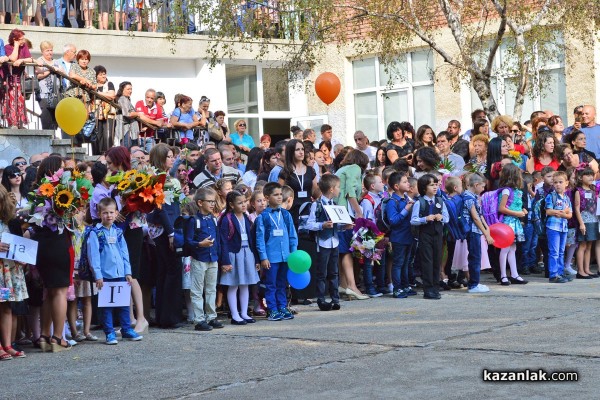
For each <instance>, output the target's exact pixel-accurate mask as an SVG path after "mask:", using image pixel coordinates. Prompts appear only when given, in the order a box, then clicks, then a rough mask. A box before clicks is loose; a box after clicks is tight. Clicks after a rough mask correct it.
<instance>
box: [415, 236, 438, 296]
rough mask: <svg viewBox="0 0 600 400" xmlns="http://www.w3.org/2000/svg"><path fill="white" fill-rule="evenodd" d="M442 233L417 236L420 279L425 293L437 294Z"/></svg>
mask: <svg viewBox="0 0 600 400" xmlns="http://www.w3.org/2000/svg"><path fill="white" fill-rule="evenodd" d="M442 245H443V236H442V233H434V234H430V233H429V232H421V234H420V235H419V250H418V253H419V260H420V262H421V279H422V280H423V290H424V291H425V292H436V293H437V292H438V291H439V282H440V265H441V263H442Z"/></svg>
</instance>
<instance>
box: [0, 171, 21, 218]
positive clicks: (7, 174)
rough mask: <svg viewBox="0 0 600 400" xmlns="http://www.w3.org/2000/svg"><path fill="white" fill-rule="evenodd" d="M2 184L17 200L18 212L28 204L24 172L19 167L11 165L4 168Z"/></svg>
mask: <svg viewBox="0 0 600 400" xmlns="http://www.w3.org/2000/svg"><path fill="white" fill-rule="evenodd" d="M2 186H4V187H5V188H6V190H7V191H8V194H9V195H10V197H12V198H13V199H14V200H15V204H16V206H17V212H18V211H19V210H20V209H22V208H25V207H26V206H27V192H26V191H25V189H24V187H23V173H22V172H21V170H20V169H19V167H17V166H15V165H9V166H7V167H6V168H4V171H3V172H2Z"/></svg>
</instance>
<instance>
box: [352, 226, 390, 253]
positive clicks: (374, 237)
mask: <svg viewBox="0 0 600 400" xmlns="http://www.w3.org/2000/svg"><path fill="white" fill-rule="evenodd" d="M388 242H389V239H388V238H386V237H385V235H384V234H383V233H382V232H381V231H380V230H379V229H377V225H375V223H374V222H373V221H371V220H370V219H367V218H357V219H356V221H354V234H353V235H352V240H351V241H350V251H351V252H352V254H353V256H354V257H356V258H358V259H359V260H361V263H364V261H365V259H366V260H372V261H373V262H376V263H378V264H379V261H380V260H381V258H382V257H383V254H384V253H385V249H386V248H387V245H388Z"/></svg>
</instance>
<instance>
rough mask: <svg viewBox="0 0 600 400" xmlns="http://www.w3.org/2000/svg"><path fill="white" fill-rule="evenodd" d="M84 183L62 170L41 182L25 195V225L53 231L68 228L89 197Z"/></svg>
mask: <svg viewBox="0 0 600 400" xmlns="http://www.w3.org/2000/svg"><path fill="white" fill-rule="evenodd" d="M87 186H88V182H87V180H86V179H82V178H81V177H77V176H75V175H74V174H73V173H71V171H65V170H63V169H62V168H61V169H59V170H58V171H56V173H54V175H52V176H46V177H44V178H42V181H41V184H40V185H39V187H37V189H35V190H34V191H33V192H30V193H29V196H28V197H29V206H28V209H29V210H30V213H31V219H30V220H29V223H35V224H37V225H39V226H47V227H49V228H50V229H52V230H53V231H56V230H58V231H59V232H61V233H62V230H63V229H64V227H65V226H66V227H67V228H70V227H72V225H73V217H74V216H75V215H76V214H77V213H79V212H81V211H83V210H84V209H85V207H86V206H87V204H88V202H89V199H90V194H89V191H88V188H87Z"/></svg>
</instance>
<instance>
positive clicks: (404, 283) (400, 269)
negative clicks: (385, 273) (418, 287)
mask: <svg viewBox="0 0 600 400" xmlns="http://www.w3.org/2000/svg"><path fill="white" fill-rule="evenodd" d="M411 248H412V245H410V244H400V243H392V252H393V254H394V261H393V263H392V284H393V285H394V292H397V291H399V290H402V289H407V288H408V287H409V286H410V282H409V280H408V264H409V263H410V256H411Z"/></svg>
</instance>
